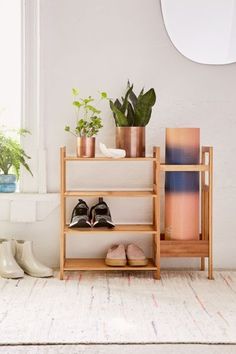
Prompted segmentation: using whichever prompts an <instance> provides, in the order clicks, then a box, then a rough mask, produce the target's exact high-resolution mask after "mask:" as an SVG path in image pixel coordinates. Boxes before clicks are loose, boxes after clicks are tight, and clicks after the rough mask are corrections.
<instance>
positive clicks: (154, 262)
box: [60, 147, 213, 279]
mask: <svg viewBox="0 0 236 354" xmlns="http://www.w3.org/2000/svg"><path fill="white" fill-rule="evenodd" d="M207 156H208V158H207ZM68 161H77V162H86V161H90V162H99V161H102V162H109V161H110V162H131V161H134V162H151V163H152V169H153V189H152V190H146V191H136V190H129V191H128V190H127V191H123V190H122V191H103V190H101V191H93V190H90V191H84V190H76V191H68V190H67V189H66V164H67V162H68ZM167 171H168V172H171V171H189V172H190V171H196V172H199V174H200V180H201V192H200V193H201V234H200V235H199V240H196V241H195V240H165V237H164V235H163V234H161V233H160V188H161V186H160V173H161V172H167ZM212 182H213V148H212V147H202V152H201V163H200V164H199V165H166V164H161V163H160V148H159V147H154V148H153V157H145V158H122V159H112V158H106V157H95V158H77V157H75V156H66V149H65V147H62V148H61V236H60V279H64V271H78V270H91V271H112V270H116V271H117V270H120V271H126V270H127V271H131V270H132V271H133V270H134V271H139V270H140V271H145V270H147V271H154V276H155V278H156V279H160V271H161V269H160V260H161V258H162V257H196V258H200V259H201V270H204V269H205V258H208V278H209V279H213V261H212V259H213V257H212ZM80 196H81V197H98V196H107V197H126V198H130V197H132V198H136V197H138V198H139V197H151V198H152V205H153V208H152V209H153V223H152V225H149V224H146V225H145V224H127V225H124V224H123V225H116V227H115V228H114V229H106V228H97V229H96V228H91V229H90V228H88V229H86V228H84V229H83V228H72V229H71V228H69V227H68V225H67V224H66V198H69V197H80ZM88 233H91V234H92V235H94V234H101V233H111V234H113V233H114V234H115V233H117V234H119V233H126V234H131V233H137V234H144V235H145V234H147V235H152V238H153V243H152V245H153V258H152V259H149V262H148V265H147V266H145V267H130V266H126V267H109V266H107V265H106V264H105V262H104V259H100V258H93V259H92V258H77V259H72V258H71V259H70V258H66V236H67V234H74V235H80V234H81V235H82V234H88Z"/></svg>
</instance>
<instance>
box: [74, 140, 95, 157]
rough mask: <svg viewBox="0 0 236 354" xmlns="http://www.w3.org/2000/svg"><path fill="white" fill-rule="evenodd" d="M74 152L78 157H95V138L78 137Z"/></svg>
mask: <svg viewBox="0 0 236 354" xmlns="http://www.w3.org/2000/svg"><path fill="white" fill-rule="evenodd" d="M76 152H77V156H78V157H95V138H94V137H91V138H88V137H86V136H82V137H78V138H77V151H76Z"/></svg>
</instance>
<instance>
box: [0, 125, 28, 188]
mask: <svg viewBox="0 0 236 354" xmlns="http://www.w3.org/2000/svg"><path fill="white" fill-rule="evenodd" d="M13 133H14V135H15V134H17V135H21V136H25V135H26V134H27V133H29V132H28V131H27V130H25V129H19V130H17V131H12V130H8V129H6V128H4V127H0V192H1V193H12V192H15V191H16V181H17V180H18V179H19V177H20V167H21V166H23V167H24V168H25V169H26V170H27V171H28V172H29V173H30V174H31V175H32V172H31V170H30V167H29V165H28V163H27V159H30V157H29V156H28V155H27V154H26V153H25V151H24V149H22V146H21V145H20V143H19V141H18V140H17V139H16V138H14V137H13V136H12V135H11V134H13Z"/></svg>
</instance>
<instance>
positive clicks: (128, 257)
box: [105, 243, 148, 267]
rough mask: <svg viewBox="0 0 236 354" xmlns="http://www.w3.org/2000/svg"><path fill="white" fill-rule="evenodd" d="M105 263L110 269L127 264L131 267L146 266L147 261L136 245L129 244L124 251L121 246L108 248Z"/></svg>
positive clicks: (123, 247)
mask: <svg viewBox="0 0 236 354" xmlns="http://www.w3.org/2000/svg"><path fill="white" fill-rule="evenodd" d="M105 263H106V265H108V266H112V267H124V266H126V265H127V263H128V264H129V265H130V266H132V267H140V266H146V265H147V264H148V259H147V258H146V257H145V254H144V252H143V250H142V249H141V248H140V247H138V246H137V245H135V244H133V243H131V244H130V245H128V246H127V248H126V249H125V246H124V245H123V244H119V245H114V246H112V247H111V248H109V250H108V252H107V256H106V259H105Z"/></svg>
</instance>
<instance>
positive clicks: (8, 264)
mask: <svg viewBox="0 0 236 354" xmlns="http://www.w3.org/2000/svg"><path fill="white" fill-rule="evenodd" d="M14 249H15V247H14V241H12V240H6V239H0V276H1V277H3V278H9V279H15V278H22V277H23V276H24V271H23V270H22V269H21V268H20V267H19V265H18V264H17V263H16V261H15V258H14Z"/></svg>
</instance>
